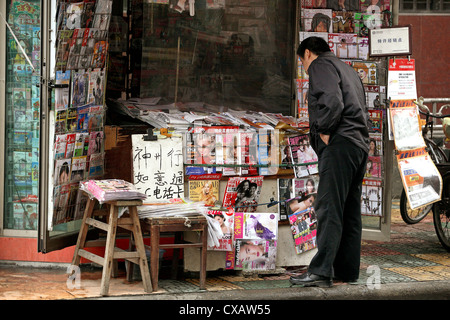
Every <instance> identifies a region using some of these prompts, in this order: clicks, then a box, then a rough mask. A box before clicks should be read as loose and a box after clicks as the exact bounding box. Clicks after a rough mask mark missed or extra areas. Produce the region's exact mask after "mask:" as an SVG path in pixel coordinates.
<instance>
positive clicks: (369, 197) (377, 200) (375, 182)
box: [361, 179, 383, 217]
mask: <svg viewBox="0 0 450 320" xmlns="http://www.w3.org/2000/svg"><path fill="white" fill-rule="evenodd" d="M382 184H383V181H381V180H380V179H364V180H363V184H362V194H361V214H362V215H366V216H378V217H381V216H382V214H383V201H382V199H383V188H382Z"/></svg>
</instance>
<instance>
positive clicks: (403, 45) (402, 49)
mask: <svg viewBox="0 0 450 320" xmlns="http://www.w3.org/2000/svg"><path fill="white" fill-rule="evenodd" d="M369 45H370V51H369V55H370V56H371V57H372V56H402V55H411V54H412V50H411V37H410V27H409V26H407V27H393V28H381V29H371V30H370V32H369Z"/></svg>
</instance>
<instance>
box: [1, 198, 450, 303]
mask: <svg viewBox="0 0 450 320" xmlns="http://www.w3.org/2000/svg"><path fill="white" fill-rule="evenodd" d="M391 217H392V218H391V220H392V224H391V241H390V242H378V241H364V242H363V244H362V256H361V272H360V279H359V280H358V282H357V283H355V284H348V283H342V282H335V284H334V286H333V287H332V288H301V287H298V286H294V287H291V286H290V283H289V277H290V276H291V275H292V274H299V273H301V272H303V271H304V268H302V267H301V266H299V267H298V268H286V271H285V272H284V273H281V274H276V275H260V276H250V277H245V276H243V275H242V274H239V273H236V272H231V273H230V272H225V271H224V272H212V273H208V275H207V283H206V290H199V286H198V283H199V279H198V278H196V277H187V274H186V275H184V276H183V277H181V278H179V279H177V280H171V279H168V277H166V278H164V277H163V275H162V276H161V279H160V281H159V287H160V289H159V291H157V292H153V293H150V294H146V293H145V292H144V291H143V288H142V283H141V282H139V281H137V282H133V283H128V282H127V281H126V277H125V271H124V270H122V271H121V272H120V273H119V277H118V278H114V279H111V282H110V290H109V296H108V297H101V296H100V295H99V293H100V281H101V269H100V268H92V267H86V268H82V270H81V281H80V285H79V287H78V288H77V287H73V285H74V282H67V274H66V268H65V267H64V268H56V269H55V268H30V267H22V266H18V265H17V264H12V263H4V262H3V263H2V262H1V261H0V300H77V299H96V300H111V299H120V300H155V301H161V300H216V301H219V300H224V301H227V300H234V301H236V300H265V301H267V300H287V299H288V300H336V299H339V300H342V299H349V300H378V299H383V300H402V299H407V300H415V299H432V300H449V299H450V253H448V252H446V251H445V250H444V248H443V247H442V246H441V244H440V243H439V241H438V239H437V236H436V234H435V231H434V226H433V222H432V217H431V215H429V216H428V217H426V218H425V220H423V221H422V222H420V223H418V224H416V225H407V224H405V223H404V222H403V220H401V217H400V214H399V210H398V208H396V204H395V203H394V206H393V210H392V215H391Z"/></svg>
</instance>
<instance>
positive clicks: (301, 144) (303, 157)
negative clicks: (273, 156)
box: [289, 134, 319, 178]
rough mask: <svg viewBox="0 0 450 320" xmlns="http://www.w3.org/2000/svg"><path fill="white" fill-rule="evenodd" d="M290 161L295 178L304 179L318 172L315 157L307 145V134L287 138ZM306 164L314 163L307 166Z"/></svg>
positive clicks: (308, 144)
mask: <svg viewBox="0 0 450 320" xmlns="http://www.w3.org/2000/svg"><path fill="white" fill-rule="evenodd" d="M289 147H290V151H291V159H292V163H293V164H294V165H295V166H294V172H295V177H297V178H301V177H306V176H309V175H312V174H315V173H318V172H319V169H318V165H317V161H318V158H317V155H316V153H315V152H314V150H313V149H312V147H311V145H310V143H309V136H308V135H307V134H303V135H298V136H293V137H289ZM308 163H315V164H311V165H307V164H308Z"/></svg>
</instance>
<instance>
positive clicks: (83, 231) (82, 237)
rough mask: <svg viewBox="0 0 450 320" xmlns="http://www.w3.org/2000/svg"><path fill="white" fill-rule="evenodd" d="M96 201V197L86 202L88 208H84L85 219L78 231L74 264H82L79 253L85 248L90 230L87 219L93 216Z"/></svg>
mask: <svg viewBox="0 0 450 320" xmlns="http://www.w3.org/2000/svg"><path fill="white" fill-rule="evenodd" d="M95 201H96V200H95V199H88V201H87V203H86V209H85V210H84V214H83V221H82V222H81V227H80V231H79V233H78V240H77V244H76V246H75V251H74V253H73V258H72V265H74V266H78V265H79V264H80V258H81V257H80V256H79V255H78V252H79V250H80V249H83V248H84V245H85V243H86V236H87V232H88V230H89V227H88V225H87V224H86V219H87V218H90V217H92V211H93V210H94V205H95Z"/></svg>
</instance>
